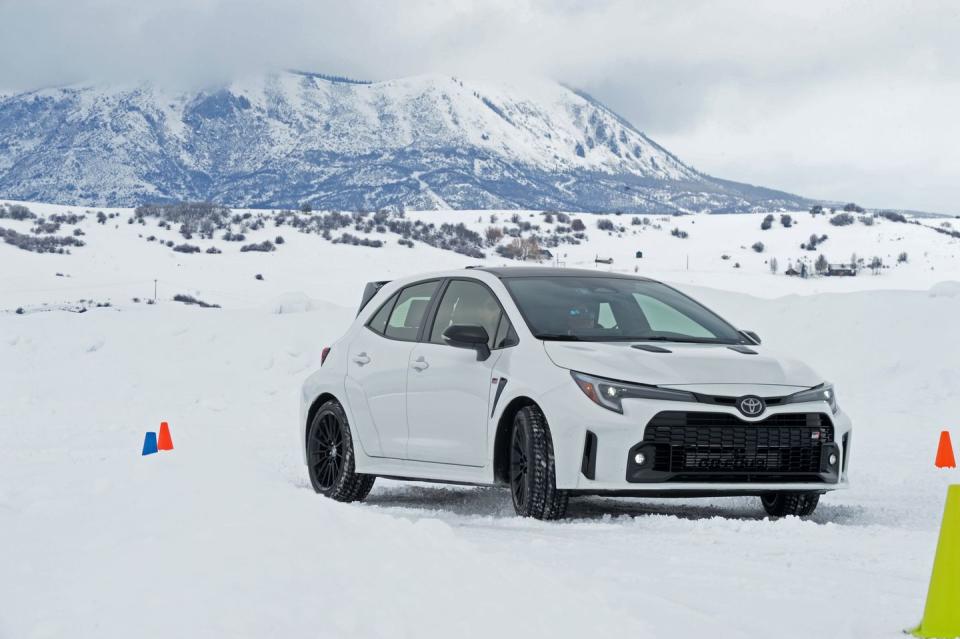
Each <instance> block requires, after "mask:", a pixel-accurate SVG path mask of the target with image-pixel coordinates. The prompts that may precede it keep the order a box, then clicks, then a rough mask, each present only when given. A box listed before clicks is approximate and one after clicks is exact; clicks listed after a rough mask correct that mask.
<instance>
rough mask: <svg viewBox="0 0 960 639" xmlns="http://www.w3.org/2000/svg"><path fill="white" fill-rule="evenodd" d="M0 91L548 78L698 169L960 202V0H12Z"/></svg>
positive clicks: (824, 193) (948, 207) (911, 200)
mask: <svg viewBox="0 0 960 639" xmlns="http://www.w3.org/2000/svg"><path fill="white" fill-rule="evenodd" d="M0 24H3V25H5V28H4V29H3V36H2V38H3V43H2V51H3V54H2V57H0V89H2V90H7V91H18V90H25V89H31V88H37V87H43V86H49V85H54V84H62V83H70V82H81V81H82V82H87V81H93V82H108V83H113V82H123V83H129V82H137V81H141V80H149V81H153V82H158V83H161V84H166V85H170V86H171V87H199V86H205V85H208V84H211V83H216V82H220V81H226V80H230V79H235V78H238V77H242V76H245V75H250V74H256V73H261V72H267V71H272V70H278V69H284V68H295V69H303V70H311V71H319V72H324V73H331V74H337V75H346V76H350V77H356V78H362V79H370V80H385V79H389V78H395V77H402V76H409V75H418V74H422V73H449V74H452V75H458V76H462V77H468V78H477V79H486V80H496V79H504V80H507V79H510V80H514V79H515V78H518V77H529V76H546V77H549V78H553V79H556V80H558V81H562V82H564V83H567V84H570V85H573V86H576V87H578V88H581V89H583V90H585V91H587V92H589V93H591V94H592V95H593V96H594V97H596V98H597V99H599V100H600V101H602V102H604V103H605V104H607V105H608V106H609V107H610V108H612V109H613V110H614V111H616V112H618V113H619V114H620V115H622V116H624V117H626V118H627V119H628V120H630V121H631V122H632V123H633V124H634V125H635V126H636V127H637V128H638V129H640V130H641V131H644V132H645V133H646V134H647V135H649V136H650V137H652V138H653V139H654V140H656V141H657V142H659V143H661V144H662V145H663V146H665V147H666V148H667V149H669V150H670V151H672V152H673V153H675V154H676V155H677V156H678V157H680V158H681V160H683V161H685V162H686V163H688V164H691V165H692V166H694V167H695V168H697V169H699V170H701V171H703V172H706V173H709V174H712V175H715V176H718V177H723V178H726V179H732V180H738V181H742V182H749V183H751V184H758V185H762V186H768V187H772V188H778V189H782V190H786V191H791V192H794V193H797V194H800V195H804V196H807V197H812V198H823V199H833V200H840V201H855V202H858V203H860V204H862V205H866V206H878V207H896V208H906V209H917V210H926V211H934V212H941V213H950V214H960V38H958V37H957V35H956V34H957V33H960V3H958V2H938V1H936V0H926V1H924V2H898V1H892V0H876V1H873V2H850V1H842V0H833V1H830V2H825V1H820V0H812V1H806V0H805V1H804V2H782V1H779V0H777V1H773V0H770V1H766V2H762V1H754V2H746V1H744V2H731V1H723V0H713V1H706V0H704V1H700V0H686V1H684V0H677V1H667V0H662V1H656V2H654V1H646V2H642V1H633V2H629V1H620V0H557V1H555V2H545V1H541V0H486V1H480V0H403V1H389V0H383V1H379V2H376V1H373V0H353V1H351V2H344V1H341V2H330V1H326V0H296V1H294V0H270V1H266V0H263V1H260V2H255V1H253V0H151V1H150V2H145V1H142V0H0Z"/></svg>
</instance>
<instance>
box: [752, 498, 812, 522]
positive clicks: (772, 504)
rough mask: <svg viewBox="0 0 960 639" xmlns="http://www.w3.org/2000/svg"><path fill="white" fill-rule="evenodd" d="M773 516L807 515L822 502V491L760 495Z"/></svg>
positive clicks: (764, 507)
mask: <svg viewBox="0 0 960 639" xmlns="http://www.w3.org/2000/svg"><path fill="white" fill-rule="evenodd" d="M760 502H761V503H762V504H763V509H764V510H766V511H767V514H768V515H770V516H771V517H790V516H793V517H807V516H809V515H812V514H813V511H814V510H816V509H817V504H818V503H819V502H820V493H769V494H767V495H763V496H761V497H760Z"/></svg>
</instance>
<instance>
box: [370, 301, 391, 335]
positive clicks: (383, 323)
mask: <svg viewBox="0 0 960 639" xmlns="http://www.w3.org/2000/svg"><path fill="white" fill-rule="evenodd" d="M397 295H398V293H394V295H393V296H391V297H390V299H388V300H387V301H386V302H384V303H383V306H381V307H380V310H378V311H377V312H376V314H375V315H374V316H373V319H371V320H370V321H369V322H367V327H368V328H369V329H370V330H371V331H373V332H374V333H379V334H380V335H383V332H384V331H385V330H387V319H389V317H390V311H392V310H393V305H394V303H395V302H396V301H397Z"/></svg>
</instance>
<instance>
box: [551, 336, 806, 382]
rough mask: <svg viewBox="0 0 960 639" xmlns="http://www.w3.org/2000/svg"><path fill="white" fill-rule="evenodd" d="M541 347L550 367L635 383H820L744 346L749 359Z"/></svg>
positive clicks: (611, 347)
mask: <svg viewBox="0 0 960 639" xmlns="http://www.w3.org/2000/svg"><path fill="white" fill-rule="evenodd" d="M543 345H544V349H545V350H546V352H547V355H548V356H549V357H550V359H551V360H552V361H553V363H554V364H556V365H557V366H559V367H561V368H568V369H570V370H575V371H579V372H581V373H587V374H590V375H596V376H598V377H607V378H609V379H616V380H620V381H626V382H635V383H639V384H651V385H656V386H679V385H694V384H740V385H755V384H769V385H779V386H795V387H803V388H809V387H811V386H816V385H817V384H820V383H821V382H822V381H823V380H822V379H821V378H820V377H819V376H818V375H817V374H816V373H815V372H814V371H813V370H812V369H811V368H810V367H809V366H807V365H806V364H804V363H802V362H799V361H797V360H795V359H788V358H784V357H777V356H776V355H774V354H772V353H770V352H769V351H767V350H766V349H764V348H763V347H762V346H750V347H749V348H750V349H751V350H753V351H756V354H755V355H750V354H744V353H739V352H737V351H735V350H733V349H731V348H729V347H728V346H726V345H724V344H677V343H670V342H659V343H657V344H656V346H658V347H661V348H664V349H667V350H669V351H670V352H669V353H651V352H649V351H644V350H640V349H638V348H633V344H632V343H631V342H558V341H545V342H544V343H543ZM648 345H649V344H648Z"/></svg>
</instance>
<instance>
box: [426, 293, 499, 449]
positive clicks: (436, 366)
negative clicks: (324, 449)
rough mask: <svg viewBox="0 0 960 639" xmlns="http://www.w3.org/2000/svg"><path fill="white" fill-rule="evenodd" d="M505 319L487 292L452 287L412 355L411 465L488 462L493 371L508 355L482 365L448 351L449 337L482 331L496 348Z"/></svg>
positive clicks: (469, 354)
mask: <svg viewBox="0 0 960 639" xmlns="http://www.w3.org/2000/svg"><path fill="white" fill-rule="evenodd" d="M500 315H501V310H500V305H499V304H498V303H497V301H496V299H495V298H494V297H493V294H492V293H491V292H490V291H489V289H487V288H486V287H485V286H483V285H482V284H480V283H478V282H476V281H471V280H451V281H450V283H449V285H448V286H447V288H446V290H445V292H444V293H443V297H442V298H441V300H440V304H439V306H438V308H437V312H436V319H435V321H434V323H433V326H431V327H429V333H428V334H426V335H425V336H424V341H423V342H421V343H419V344H417V345H416V346H414V348H413V350H412V352H411V354H410V364H409V365H410V368H409V372H408V373H407V428H408V430H409V433H410V435H409V441H408V444H407V456H408V458H409V459H415V460H419V461H428V462H439V463H445V464H460V465H465V466H483V465H484V463H485V462H486V456H487V423H488V413H489V410H490V408H489V397H490V388H491V381H492V370H493V367H494V365H495V364H496V361H497V359H498V358H499V357H500V354H501V352H502V351H500V350H494V351H492V352H491V354H490V356H489V357H488V358H487V359H486V360H484V361H477V352H476V351H474V350H471V349H466V348H456V347H453V346H449V345H447V344H446V343H445V342H444V341H443V331H444V330H445V329H446V328H447V327H449V326H452V325H454V324H467V325H474V326H482V327H483V328H484V329H486V331H487V334H488V335H490V341H489V343H488V345H489V346H490V347H491V348H492V347H493V344H494V339H495V337H496V333H497V326H498V323H499V321H500ZM504 321H506V320H504Z"/></svg>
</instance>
